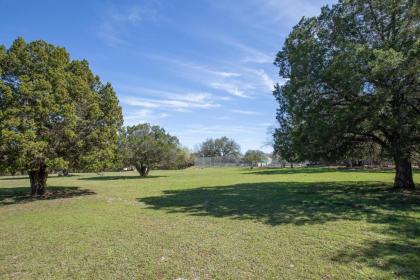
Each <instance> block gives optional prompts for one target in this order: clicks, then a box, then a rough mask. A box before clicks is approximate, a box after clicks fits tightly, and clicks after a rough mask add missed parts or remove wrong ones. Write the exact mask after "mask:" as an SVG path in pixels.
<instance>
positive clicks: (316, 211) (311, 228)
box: [0, 168, 420, 279]
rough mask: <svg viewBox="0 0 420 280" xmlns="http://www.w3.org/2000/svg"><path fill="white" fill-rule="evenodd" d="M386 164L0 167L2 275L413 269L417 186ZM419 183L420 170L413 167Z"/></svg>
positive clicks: (295, 274)
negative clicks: (47, 173)
mask: <svg viewBox="0 0 420 280" xmlns="http://www.w3.org/2000/svg"><path fill="white" fill-rule="evenodd" d="M393 176H394V174H393V173H392V172H388V171H383V172H379V171H378V172H368V171H358V172H355V171H338V170H333V169H322V168H295V169H294V170H293V169H254V170H249V169H233V168H230V169H216V168H215V169H198V168H192V169H187V170H182V171H152V172H151V176H150V177H149V178H146V179H144V178H140V177H138V176H137V174H136V173H134V172H128V173H105V174H104V175H98V174H75V175H74V176H72V177H66V178H62V177H54V176H52V177H50V178H49V179H48V183H49V191H50V194H49V196H48V198H47V199H44V200H33V199H31V198H30V197H29V196H27V192H28V183H29V182H28V180H27V178H26V177H18V176H16V177H0V278H1V279H48V278H55V279H62V278H73V279H128V278H131V279H177V278H180V279H419V278H420V192H419V191H417V192H415V193H393V192H390V191H389V188H390V185H391V184H392V180H393ZM415 181H416V182H417V184H418V183H419V182H420V174H416V175H415Z"/></svg>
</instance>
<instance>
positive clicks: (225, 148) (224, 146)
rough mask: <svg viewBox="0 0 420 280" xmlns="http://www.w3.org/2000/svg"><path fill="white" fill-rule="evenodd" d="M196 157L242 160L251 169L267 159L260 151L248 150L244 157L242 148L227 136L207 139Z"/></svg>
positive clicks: (200, 146)
mask: <svg viewBox="0 0 420 280" xmlns="http://www.w3.org/2000/svg"><path fill="white" fill-rule="evenodd" d="M196 156H198V157H224V158H230V159H232V160H237V159H242V161H243V162H245V163H247V164H249V166H250V167H251V168H253V167H254V166H257V165H258V164H259V163H261V162H262V161H264V160H266V159H267V156H266V155H265V154H264V152H262V151H259V150H248V151H247V152H246V153H245V154H244V155H243V156H242V154H241V147H240V145H239V144H238V143H236V142H235V140H233V139H230V138H228V137H226V136H223V137H220V138H216V139H212V138H210V139H207V140H205V141H204V142H203V143H201V144H200V145H199V147H198V150H197V153H196Z"/></svg>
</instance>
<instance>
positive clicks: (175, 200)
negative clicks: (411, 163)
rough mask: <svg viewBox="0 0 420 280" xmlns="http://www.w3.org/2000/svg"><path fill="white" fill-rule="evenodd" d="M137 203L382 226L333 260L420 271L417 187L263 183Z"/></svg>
mask: <svg viewBox="0 0 420 280" xmlns="http://www.w3.org/2000/svg"><path fill="white" fill-rule="evenodd" d="M138 201H141V202H143V203H145V204H146V205H148V206H149V207H150V208H151V209H161V210H165V211H167V212H168V213H179V212H181V213H188V214H190V215H195V216H214V217H230V218H232V219H252V220H257V221H260V222H263V223H266V224H269V225H272V226H277V225H281V224H296V225H305V224H306V225H308V224H309V225H310V224H321V223H326V222H330V221H335V220H365V221H367V222H369V223H372V224H378V228H384V227H383V225H385V228H386V230H385V231H384V232H381V234H384V235H386V237H387V238H386V239H384V240H383V241H382V242H371V243H366V244H364V246H363V247H354V248H346V249H345V250H344V251H342V252H338V253H337V255H336V256H335V257H334V258H333V260H334V261H337V262H349V263H350V262H354V261H359V262H361V263H364V264H366V265H368V266H374V267H376V268H380V269H383V270H386V271H393V272H394V273H399V274H400V275H404V276H405V277H408V278H409V279H410V278H411V277H412V279H415V275H420V266H418V263H420V238H419V237H420V220H419V219H418V218H417V219H416V218H415V217H412V216H411V217H410V215H409V212H411V213H415V212H419V211H420V192H419V191H416V192H392V191H391V190H390V186H389V185H385V184H384V183H379V182H339V183H338V182H330V183H299V182H294V183H284V182H277V183H276V182H274V183H267V182H264V183H253V184H251V183H248V184H237V185H231V186H218V187H202V188H197V189H187V190H167V191H165V192H164V195H163V196H154V197H145V198H139V199H138ZM381 226H382V227H381ZM396 275H397V274H396Z"/></svg>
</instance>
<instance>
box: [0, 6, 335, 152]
mask: <svg viewBox="0 0 420 280" xmlns="http://www.w3.org/2000/svg"><path fill="white" fill-rule="evenodd" d="M334 2H335V1H332V0H293V1H286V0H265V1H264V0H236V1H233V0H232V1H229V0H183V1H181V0H166V1H164V0H143V1H114V2H111V1H108V2H107V1H93V0H92V1H42V0H39V1H29V0H27V1H14V0H0V5H1V10H0V44H3V45H6V46H7V47H9V46H10V44H11V43H12V42H13V40H14V39H15V38H16V37H18V36H22V37H24V38H25V40H27V41H32V40H36V39H44V40H46V41H48V42H50V43H53V44H56V45H60V46H64V47H65V48H66V49H67V50H68V51H69V52H70V54H71V56H72V58H74V59H83V58H84V59H87V60H88V61H89V63H90V66H91V68H92V70H93V72H94V73H95V74H98V75H99V76H100V77H101V79H102V81H103V82H110V83H111V84H112V85H113V86H114V88H115V90H116V92H117V95H118V97H119V100H120V104H121V106H122V108H123V113H124V120H125V124H126V125H132V124H136V123H142V122H149V123H152V124H157V125H160V126H162V127H164V128H165V129H166V130H167V131H169V132H170V133H171V134H173V135H176V136H178V138H179V139H180V141H181V143H182V144H183V145H185V146H187V147H189V148H191V149H194V148H195V147H196V145H197V144H199V143H200V142H202V141H203V140H205V139H206V138H209V137H213V138H214V137H220V136H224V135H226V136H228V137H231V138H234V139H235V140H236V141H237V142H238V143H239V144H240V145H241V147H242V151H243V152H245V151H246V150H247V149H262V150H264V151H267V152H268V151H270V150H271V148H270V147H269V146H266V143H267V142H269V141H270V140H271V137H270V133H269V130H270V128H271V127H273V126H275V123H276V122H275V111H276V107H277V104H276V102H275V100H274V98H273V96H272V92H271V91H272V87H273V84H274V83H280V84H281V83H283V82H284V81H283V80H282V79H280V78H279V77H278V75H277V68H276V67H275V66H274V65H273V61H274V57H275V54H276V53H277V51H279V50H280V49H281V47H282V44H283V41H284V39H285V38H286V37H287V35H288V34H289V33H290V31H291V28H292V27H293V25H295V24H296V23H297V22H298V21H299V19H300V18H301V17H302V16H314V15H317V14H318V13H319V11H320V8H321V7H322V6H323V5H325V4H331V3H334Z"/></svg>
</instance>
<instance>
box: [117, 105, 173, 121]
mask: <svg viewBox="0 0 420 280" xmlns="http://www.w3.org/2000/svg"><path fill="white" fill-rule="evenodd" d="M168 116H169V114H167V113H158V112H155V111H153V110H149V109H141V110H135V111H132V112H129V113H127V114H125V116H124V124H125V125H134V124H139V123H146V122H149V123H150V122H154V121H157V120H159V119H164V118H166V117H168Z"/></svg>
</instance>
